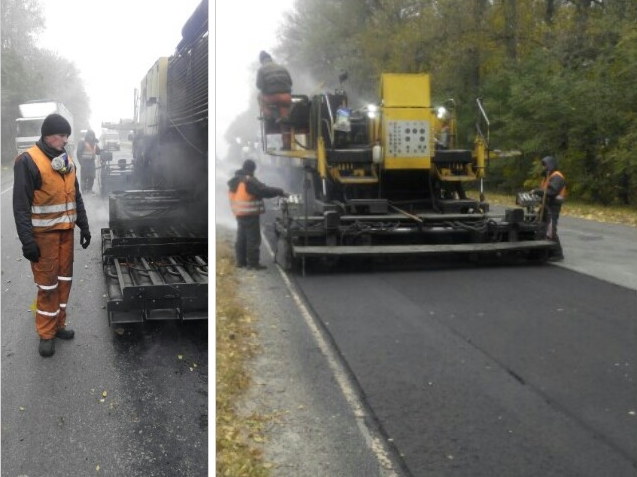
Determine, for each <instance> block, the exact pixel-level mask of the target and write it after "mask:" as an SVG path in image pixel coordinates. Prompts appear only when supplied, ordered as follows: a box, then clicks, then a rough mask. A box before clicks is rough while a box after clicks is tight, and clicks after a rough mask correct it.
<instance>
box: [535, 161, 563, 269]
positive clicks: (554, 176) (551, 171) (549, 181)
mask: <svg viewBox="0 0 637 477" xmlns="http://www.w3.org/2000/svg"><path fill="white" fill-rule="evenodd" d="M542 169H543V176H544V177H543V179H542V183H541V184H540V187H539V189H534V190H533V193H534V194H535V195H537V196H539V197H541V198H543V199H542V203H543V204H544V205H543V210H542V211H541V213H542V222H543V223H544V224H545V225H546V238H548V239H549V240H553V241H554V242H555V248H553V249H552V250H551V252H550V254H549V260H550V261H552V262H559V261H562V260H564V252H563V250H562V244H561V243H560V238H559V236H558V235H557V222H558V220H559V218H560V212H561V210H562V204H563V203H564V200H565V199H566V179H565V178H564V174H562V173H561V172H560V171H559V170H558V169H557V159H555V158H554V157H553V156H546V157H543V158H542ZM544 196H546V197H544Z"/></svg>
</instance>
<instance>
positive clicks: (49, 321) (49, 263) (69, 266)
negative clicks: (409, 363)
mask: <svg viewBox="0 0 637 477" xmlns="http://www.w3.org/2000/svg"><path fill="white" fill-rule="evenodd" d="M34 238H35V243H37V245H38V248H39V249H40V259H39V260H38V262H37V263H33V262H31V270H32V271H33V280H34V281H35V284H36V285H37V287H38V295H37V299H36V313H35V328H36V331H37V332H38V335H40V338H44V339H51V338H53V337H54V336H55V333H56V332H57V330H59V329H60V328H64V326H65V325H66V304H67V302H68V299H69V294H70V292H71V283H72V280H73V240H74V236H73V229H70V230H53V231H50V232H35V233H34Z"/></svg>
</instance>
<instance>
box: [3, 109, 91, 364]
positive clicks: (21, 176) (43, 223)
mask: <svg viewBox="0 0 637 477" xmlns="http://www.w3.org/2000/svg"><path fill="white" fill-rule="evenodd" d="M41 132H42V136H41V137H40V139H39V140H38V141H37V142H36V144H35V145H34V146H32V147H30V148H29V149H27V150H26V151H25V152H24V153H22V154H20V155H19V156H18V157H16V159H15V163H14V176H13V177H14V179H13V181H14V182H13V216H14V218H15V224H16V229H17V231H18V237H19V238H20V242H22V254H23V255H24V257H25V258H26V259H28V260H29V261H30V262H31V270H32V271H33V280H34V281H35V284H36V286H37V288H38V294H37V298H36V310H35V327H36V330H37V332H38V335H40V345H39V348H38V350H39V353H40V355H41V356H43V357H48V356H52V355H53V353H55V346H54V338H60V339H63V340H68V339H71V338H73V336H75V332H74V331H73V330H70V329H68V328H66V305H67V303H68V299H69V294H70V292H71V281H72V279H73V242H74V236H73V230H74V228H75V225H77V226H78V227H79V228H80V245H82V248H86V247H88V246H89V244H90V243H91V233H90V231H89V225H88V217H87V215H86V210H85V209H84V201H83V200H82V194H81V192H80V188H79V186H78V183H77V178H76V176H75V166H74V164H73V160H72V159H71V158H70V157H69V156H68V154H67V153H66V151H65V150H64V147H65V146H66V144H67V142H68V140H69V136H70V134H71V125H70V124H69V122H68V121H67V120H66V119H64V117H63V116H61V115H59V114H50V115H49V116H47V117H46V118H45V119H44V122H43V123H42V129H41Z"/></svg>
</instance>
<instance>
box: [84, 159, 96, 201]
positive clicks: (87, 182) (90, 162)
mask: <svg viewBox="0 0 637 477" xmlns="http://www.w3.org/2000/svg"><path fill="white" fill-rule="evenodd" d="M80 166H82V170H80V176H81V179H82V183H81V185H82V187H81V190H82V192H83V193H85V194H88V193H89V192H91V191H92V190H93V181H94V180H95V158H94V157H92V158H90V159H81V160H80Z"/></svg>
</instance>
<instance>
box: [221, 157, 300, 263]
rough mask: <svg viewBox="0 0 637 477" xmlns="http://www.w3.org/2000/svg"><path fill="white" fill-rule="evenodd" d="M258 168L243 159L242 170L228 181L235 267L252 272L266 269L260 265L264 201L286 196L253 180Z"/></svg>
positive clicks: (251, 162)
mask: <svg viewBox="0 0 637 477" xmlns="http://www.w3.org/2000/svg"><path fill="white" fill-rule="evenodd" d="M256 168H257V165H256V163H255V162H254V161H253V160H252V159H246V160H245V161H244V162H243V167H242V168H241V169H239V170H238V171H236V172H235V175H234V177H233V178H232V179H230V180H229V181H228V188H229V192H228V195H229V198H230V208H231V209H232V213H233V214H234V215H235V217H236V218H237V239H236V241H235V257H236V266H237V267H239V268H244V267H247V268H248V269H252V270H262V269H264V268H266V267H265V266H263V265H261V264H260V263H259V253H260V252H259V249H260V247H261V224H260V216H261V214H263V213H264V212H265V205H264V203H263V199H268V198H272V197H287V196H288V194H287V193H286V192H284V191H283V189H281V188H279V187H269V186H267V185H265V184H264V183H262V182H261V181H259V180H258V179H257V178H256V177H254V172H255V170H256Z"/></svg>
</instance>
